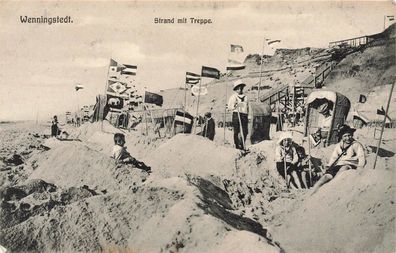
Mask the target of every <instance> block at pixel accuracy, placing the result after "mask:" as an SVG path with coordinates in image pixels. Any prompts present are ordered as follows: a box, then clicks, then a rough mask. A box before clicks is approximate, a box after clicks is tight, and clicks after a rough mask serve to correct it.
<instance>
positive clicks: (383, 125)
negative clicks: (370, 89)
mask: <svg viewBox="0 0 396 253" xmlns="http://www.w3.org/2000/svg"><path fill="white" fill-rule="evenodd" d="M394 86H395V83H393V84H392V87H391V90H390V93H389V98H388V104H387V105H386V110H385V115H384V121H383V122H382V127H381V135H380V138H379V140H378V144H377V152H375V160H374V166H373V170H374V169H375V165H376V164H377V158H378V152H379V149H380V147H381V141H382V135H383V133H384V128H385V124H386V117H387V116H388V111H389V105H390V101H391V98H392V92H393V87H394Z"/></svg>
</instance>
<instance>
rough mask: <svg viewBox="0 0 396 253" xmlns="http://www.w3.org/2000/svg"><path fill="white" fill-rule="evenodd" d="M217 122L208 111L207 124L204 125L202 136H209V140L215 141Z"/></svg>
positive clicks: (206, 114)
mask: <svg viewBox="0 0 396 253" xmlns="http://www.w3.org/2000/svg"><path fill="white" fill-rule="evenodd" d="M215 129H216V126H215V122H214V120H213V118H212V113H210V112H207V113H205V125H204V127H203V131H202V136H203V137H206V138H208V139H209V140H211V141H213V139H214V136H215Z"/></svg>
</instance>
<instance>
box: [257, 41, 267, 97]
mask: <svg viewBox="0 0 396 253" xmlns="http://www.w3.org/2000/svg"><path fill="white" fill-rule="evenodd" d="M264 43H265V38H264V41H263V50H262V51H261V57H260V81H259V83H258V89H257V101H259V100H260V89H261V81H262V72H263V58H264V45H265V44H264Z"/></svg>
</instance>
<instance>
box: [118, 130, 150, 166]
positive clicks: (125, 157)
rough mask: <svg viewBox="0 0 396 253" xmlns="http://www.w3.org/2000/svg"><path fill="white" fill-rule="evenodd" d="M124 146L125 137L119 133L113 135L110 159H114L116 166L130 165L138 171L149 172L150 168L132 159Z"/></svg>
mask: <svg viewBox="0 0 396 253" xmlns="http://www.w3.org/2000/svg"><path fill="white" fill-rule="evenodd" d="M124 145H125V135H124V134H121V133H116V134H114V147H113V151H112V153H111V158H113V159H115V160H116V163H117V164H132V165H134V166H135V167H136V168H138V169H142V170H144V171H146V172H151V167H150V166H147V165H146V164H144V163H143V162H140V161H138V160H136V159H135V158H134V157H132V156H131V154H130V153H129V152H128V151H127V150H126V147H125V146H124Z"/></svg>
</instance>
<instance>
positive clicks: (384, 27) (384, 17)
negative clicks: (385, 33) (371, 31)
mask: <svg viewBox="0 0 396 253" xmlns="http://www.w3.org/2000/svg"><path fill="white" fill-rule="evenodd" d="M385 19H386V15H384V30H385Z"/></svg>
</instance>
